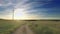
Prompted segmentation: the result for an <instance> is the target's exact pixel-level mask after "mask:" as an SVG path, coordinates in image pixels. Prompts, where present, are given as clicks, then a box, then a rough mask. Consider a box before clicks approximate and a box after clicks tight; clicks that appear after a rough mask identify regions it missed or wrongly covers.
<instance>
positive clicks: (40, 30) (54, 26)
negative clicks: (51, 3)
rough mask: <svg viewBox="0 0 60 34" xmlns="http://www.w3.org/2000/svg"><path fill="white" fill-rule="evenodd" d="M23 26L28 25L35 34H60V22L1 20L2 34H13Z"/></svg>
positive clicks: (0, 33)
mask: <svg viewBox="0 0 60 34" xmlns="http://www.w3.org/2000/svg"><path fill="white" fill-rule="evenodd" d="M23 24H28V26H29V27H30V29H31V30H32V31H33V32H34V33H35V34H60V21H49V20H45V21H44V20H42V21H40V20H39V21H28V20H27V21H19V20H14V21H13V20H0V34H12V33H13V32H14V31H15V30H16V29H18V28H19V27H20V26H22V25H23Z"/></svg>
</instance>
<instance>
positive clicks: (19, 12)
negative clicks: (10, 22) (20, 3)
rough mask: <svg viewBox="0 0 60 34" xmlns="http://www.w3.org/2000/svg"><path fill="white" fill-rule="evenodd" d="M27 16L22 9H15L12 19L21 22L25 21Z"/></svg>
mask: <svg viewBox="0 0 60 34" xmlns="http://www.w3.org/2000/svg"><path fill="white" fill-rule="evenodd" d="M26 18H27V15H26V12H25V11H24V9H15V11H14V19H17V20H21V19H26Z"/></svg>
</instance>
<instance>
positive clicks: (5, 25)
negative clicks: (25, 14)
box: [0, 20, 24, 34]
mask: <svg viewBox="0 0 60 34" xmlns="http://www.w3.org/2000/svg"><path fill="white" fill-rule="evenodd" d="M22 24H24V21H13V20H0V34H12V33H13V32H14V31H15V30H16V29H17V28H19V27H20V26H21V25H22Z"/></svg>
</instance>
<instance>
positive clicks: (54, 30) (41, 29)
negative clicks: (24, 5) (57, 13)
mask: <svg viewBox="0 0 60 34" xmlns="http://www.w3.org/2000/svg"><path fill="white" fill-rule="evenodd" d="M29 27H30V28H31V30H33V31H34V32H35V34H60V21H57V22H56V21H30V23H29Z"/></svg>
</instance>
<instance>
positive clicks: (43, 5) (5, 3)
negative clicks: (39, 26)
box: [0, 0, 60, 19]
mask: <svg viewBox="0 0 60 34" xmlns="http://www.w3.org/2000/svg"><path fill="white" fill-rule="evenodd" d="M13 10H14V19H60V0H0V19H12V16H13Z"/></svg>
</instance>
